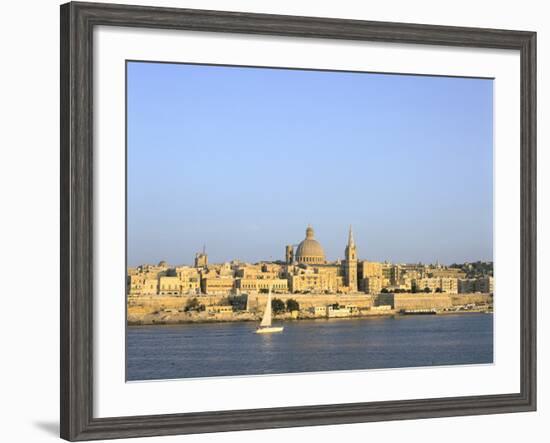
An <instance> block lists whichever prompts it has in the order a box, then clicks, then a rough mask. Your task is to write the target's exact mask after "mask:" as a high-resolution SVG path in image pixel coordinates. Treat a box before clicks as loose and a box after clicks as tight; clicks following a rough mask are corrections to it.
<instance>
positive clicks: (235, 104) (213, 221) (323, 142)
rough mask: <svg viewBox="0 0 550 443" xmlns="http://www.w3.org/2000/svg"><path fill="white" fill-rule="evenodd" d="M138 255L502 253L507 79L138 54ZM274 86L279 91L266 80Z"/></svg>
mask: <svg viewBox="0 0 550 443" xmlns="http://www.w3.org/2000/svg"><path fill="white" fill-rule="evenodd" d="M127 81H128V178H127V180H128V183H127V192H128V203H127V204H128V218H127V230H128V232H127V233H128V236H127V238H128V246H127V247H128V251H127V253H128V257H127V258H128V265H129V266H134V265H139V264H143V263H157V262H159V261H160V260H166V261H168V262H170V263H181V264H184V263H191V262H192V260H193V257H194V254H195V253H196V252H199V251H201V250H202V248H203V245H206V250H207V253H208V255H209V257H210V260H211V261H212V262H225V261H230V260H232V259H239V260H242V261H244V262H259V261H265V260H270V261H272V260H273V261H274V260H284V248H285V245H287V244H291V243H298V242H299V241H300V240H301V238H302V236H303V229H304V226H305V225H307V224H308V223H310V224H311V225H312V226H313V227H314V228H315V230H316V234H317V237H318V238H319V240H320V241H321V242H322V243H323V246H324V248H325V252H326V255H327V259H328V260H330V261H334V260H336V259H342V258H344V246H345V241H346V238H347V230H348V227H349V225H350V224H351V225H353V228H354V232H355V241H356V244H357V249H358V256H359V258H360V259H362V260H373V261H384V260H388V261H391V262H395V263H416V262H423V263H435V262H440V263H442V264H451V263H454V262H455V263H463V262H467V261H470V262H473V261H478V260H481V261H492V260H493V251H492V249H493V230H492V223H493V213H492V211H493V207H492V192H493V185H492V180H493V173H492V161H493V156H492V143H493V142H492V100H493V97H492V80H487V79H466V78H447V77H425V76H411V75H409V76H403V75H388V74H367V73H348V72H321V71H301V70H283V69H266V68H261V69H260V68H238V67H218V66H197V65H178V64H157V63H138V62H131V63H128V78H127ZM266 85H268V87H266Z"/></svg>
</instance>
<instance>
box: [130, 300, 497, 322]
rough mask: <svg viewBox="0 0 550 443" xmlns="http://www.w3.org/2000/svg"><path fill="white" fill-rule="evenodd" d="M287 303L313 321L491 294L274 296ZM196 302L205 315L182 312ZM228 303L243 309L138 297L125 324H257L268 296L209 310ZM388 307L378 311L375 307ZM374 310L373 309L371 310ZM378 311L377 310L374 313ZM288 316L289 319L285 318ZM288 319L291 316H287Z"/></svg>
mask: <svg viewBox="0 0 550 443" xmlns="http://www.w3.org/2000/svg"><path fill="white" fill-rule="evenodd" d="M272 297H273V298H279V299H281V300H282V301H283V302H285V303H286V301H287V300H288V299H294V300H296V301H297V302H298V303H299V305H300V318H310V317H314V315H313V314H310V313H309V312H308V308H311V307H320V306H327V305H332V304H339V305H340V306H354V307H356V308H357V309H358V311H361V313H362V315H367V314H371V315H375V314H379V315H383V314H387V313H388V312H393V311H394V310H395V311H400V310H402V309H438V310H443V309H447V308H451V307H453V306H460V305H467V304H478V305H479V304H486V305H492V302H493V297H492V295H490V294H440V293H437V294H434V293H430V294H424V293H417V294H410V293H404V294H377V295H370V294H363V293H357V294H274V295H273V296H272ZM193 298H197V299H198V301H199V303H200V304H203V305H204V306H205V308H206V309H205V311H204V312H193V313H191V312H183V311H184V309H185V306H186V304H187V302H188V301H189V300H191V299H193ZM230 298H231V299H236V300H237V301H240V305H241V307H242V309H244V307H245V306H246V298H245V296H234V297H231V296H227V295H201V296H195V295H183V296H161V295H154V296H137V297H129V298H128V321H129V322H130V323H136V324H152V323H159V322H167V323H179V322H193V321H244V320H258V318H259V317H260V316H261V315H262V313H263V311H264V309H265V304H266V300H267V294H254V295H251V296H250V298H249V300H248V311H244V310H237V311H235V312H231V311H229V312H217V310H216V309H209V308H210V307H213V306H227V305H228V304H229V303H230ZM381 306H387V307H391V311H389V310H388V309H387V308H386V309H384V310H383V311H380V309H379V308H378V307H381ZM372 308H375V309H372ZM377 308H378V309H377ZM287 314H288V315H287ZM287 314H285V315H287V316H288V317H289V318H290V317H291V314H290V313H287Z"/></svg>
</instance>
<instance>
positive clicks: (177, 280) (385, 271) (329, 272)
mask: <svg viewBox="0 0 550 443" xmlns="http://www.w3.org/2000/svg"><path fill="white" fill-rule="evenodd" d="M270 288H271V290H272V292H274V293H301V294H308V293H311V294H347V293H358V292H363V293H367V294H379V293H384V292H390V293H391V292H413V293H414V292H441V293H450V294H457V293H475V292H481V293H492V292H493V277H492V276H491V275H486V276H482V277H478V278H467V274H466V272H464V271H463V270H462V269H460V268H449V267H445V266H440V265H439V264H436V265H425V264H421V263H418V264H392V263H387V262H384V263H381V262H372V261H367V260H359V259H358V256H357V246H356V244H355V241H354V238H353V232H352V230H351V228H350V230H349V236H348V241H347V245H346V247H345V252H344V260H337V261H333V262H329V261H327V259H326V257H325V253H324V250H323V247H322V246H321V244H320V243H319V242H318V241H317V240H316V239H315V234H314V231H313V228H312V227H311V226H308V227H307V229H306V237H305V239H304V240H303V241H302V242H301V243H299V244H298V245H297V246H294V245H287V246H286V248H285V260H284V261H277V262H262V263H256V264H249V263H242V262H239V261H232V262H227V263H221V264H210V263H208V255H207V254H206V251H205V250H203V251H202V252H200V253H197V254H196V255H195V263H194V266H169V265H168V264H167V263H166V262H164V261H162V262H160V263H159V264H158V265H141V266H138V267H135V268H129V269H128V279H127V290H128V295H130V296H151V295H175V296H177V295H190V294H195V295H200V294H209V295H210V294H214V295H223V294H244V293H246V294H251V293H265V292H268V291H269V289H270Z"/></svg>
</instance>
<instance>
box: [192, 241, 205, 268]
mask: <svg viewBox="0 0 550 443" xmlns="http://www.w3.org/2000/svg"><path fill="white" fill-rule="evenodd" d="M207 266H208V255H207V254H206V246H203V247H202V252H197V253H196V254H195V268H206V267H207Z"/></svg>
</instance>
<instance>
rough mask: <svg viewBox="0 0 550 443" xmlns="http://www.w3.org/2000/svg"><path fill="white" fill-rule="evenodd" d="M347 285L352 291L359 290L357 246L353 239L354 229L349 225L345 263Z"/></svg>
mask: <svg viewBox="0 0 550 443" xmlns="http://www.w3.org/2000/svg"><path fill="white" fill-rule="evenodd" d="M344 275H345V277H346V286H348V287H349V290H350V292H356V291H357V247H356V246H355V241H354V240H353V231H352V230H351V226H350V227H349V236H348V245H347V246H346V262H345V264H344Z"/></svg>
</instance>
